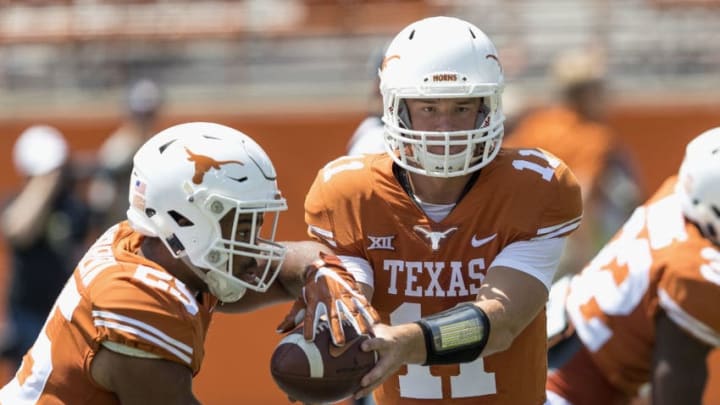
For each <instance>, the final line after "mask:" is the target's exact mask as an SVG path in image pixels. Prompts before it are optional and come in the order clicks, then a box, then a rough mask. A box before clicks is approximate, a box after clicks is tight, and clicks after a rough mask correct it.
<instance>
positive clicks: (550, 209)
mask: <svg viewBox="0 0 720 405" xmlns="http://www.w3.org/2000/svg"><path fill="white" fill-rule="evenodd" d="M545 153H546V154H547V152H545ZM548 156H549V159H550V161H551V162H552V161H553V160H555V159H557V158H555V157H554V156H552V155H549V154H548ZM553 164H557V167H556V169H555V176H554V177H553V179H552V180H551V182H550V189H549V190H548V192H547V194H546V196H547V200H546V201H547V202H546V204H545V206H544V207H543V211H542V214H541V215H540V219H539V224H540V226H539V227H538V229H537V232H536V235H535V236H534V237H532V238H531V240H543V239H550V238H557V237H564V236H568V235H570V234H571V233H572V232H574V231H575V230H576V229H577V228H578V227H579V226H580V221H581V219H582V214H583V207H582V193H581V190H580V185H579V184H578V181H577V179H576V178H575V175H574V174H573V173H572V171H570V168H568V167H567V166H566V165H565V164H564V163H562V162H561V161H558V162H553Z"/></svg>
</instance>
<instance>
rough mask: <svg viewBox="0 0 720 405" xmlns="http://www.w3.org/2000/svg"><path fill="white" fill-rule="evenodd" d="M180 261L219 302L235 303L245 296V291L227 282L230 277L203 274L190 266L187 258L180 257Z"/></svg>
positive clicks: (211, 271) (218, 273)
mask: <svg viewBox="0 0 720 405" xmlns="http://www.w3.org/2000/svg"><path fill="white" fill-rule="evenodd" d="M180 259H181V260H182V261H183V263H185V265H186V266H188V267H189V268H190V270H192V271H193V273H195V275H196V276H198V277H199V278H200V279H201V280H202V281H203V282H205V284H206V285H207V286H208V290H209V291H210V294H212V295H214V296H216V297H217V298H218V299H219V300H220V301H222V302H235V301H238V300H239V299H240V298H242V297H243V295H245V292H246V291H247V289H246V288H244V287H238V286H235V285H233V283H231V282H230V280H229V278H230V276H228V275H226V274H223V273H221V272H219V271H215V270H209V271H207V272H205V271H203V270H201V269H199V268H198V267H197V266H195V265H194V264H192V262H191V261H190V259H188V258H187V256H182V257H181V258H180Z"/></svg>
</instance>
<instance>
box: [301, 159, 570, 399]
mask: <svg viewBox="0 0 720 405" xmlns="http://www.w3.org/2000/svg"><path fill="white" fill-rule="evenodd" d="M392 164H393V163H392V159H391V157H390V156H388V155H371V156H366V157H352V158H351V157H344V158H340V159H338V160H336V161H334V162H331V163H329V164H328V165H326V166H325V168H324V169H323V170H321V171H320V173H319V174H318V177H317V178H316V180H315V183H314V184H313V186H312V188H311V190H310V192H309V194H308V197H307V199H306V203H305V209H306V222H307V223H308V224H309V233H310V235H311V236H313V237H315V238H317V239H319V240H321V241H324V242H325V243H327V244H329V245H330V246H331V247H332V248H333V249H335V251H336V252H337V254H338V255H339V256H340V257H348V256H350V257H356V258H363V259H364V260H366V261H367V262H368V263H369V266H367V268H366V269H360V268H357V266H355V268H353V266H352V264H347V265H348V269H349V270H351V271H353V273H354V275H355V277H356V279H357V280H358V281H359V282H362V283H366V284H368V285H370V286H372V287H373V288H374V295H373V300H372V303H373V306H374V307H375V308H376V309H377V310H378V312H379V313H380V315H381V317H382V321H383V322H384V323H388V324H399V323H404V322H413V321H416V320H418V319H420V318H421V317H423V316H427V315H430V314H433V313H437V312H439V311H442V310H445V309H448V308H451V307H453V306H455V305H456V304H458V303H461V302H468V301H473V300H475V299H476V294H477V292H478V288H479V287H480V285H481V283H482V282H483V278H484V276H485V274H486V272H487V270H488V269H489V268H491V267H494V266H508V267H513V268H518V267H519V270H522V271H524V272H527V273H530V274H532V275H533V276H535V277H537V278H539V279H540V280H541V281H543V282H544V283H545V285H549V284H550V282H551V278H552V274H550V275H547V274H540V273H541V272H539V271H537V270H536V269H532V268H527V266H522V265H521V266H518V263H516V262H513V257H511V256H510V255H509V254H508V253H507V251H505V252H503V250H504V248H505V247H506V246H508V245H510V244H514V243H526V242H527V241H532V240H540V239H549V238H557V237H563V236H567V235H568V234H569V233H571V232H572V231H573V230H575V229H576V228H577V226H578V225H579V222H580V217H581V214H582V207H581V199H580V189H579V186H578V184H577V182H576V180H575V177H574V176H573V175H572V173H571V172H570V171H569V170H568V169H567V167H566V166H565V165H564V163H562V162H561V161H560V160H558V159H557V158H555V157H554V156H552V155H551V154H549V153H546V152H544V151H541V150H538V149H521V150H515V149H503V150H502V151H501V152H500V153H499V154H498V156H497V157H496V158H495V159H494V160H493V161H492V162H491V163H490V164H488V165H487V166H486V167H484V168H483V169H482V171H481V173H480V174H479V176H478V177H477V179H476V181H475V182H474V184H473V185H472V187H471V188H470V189H469V190H468V192H467V194H466V195H465V196H464V197H463V198H462V199H461V200H460V202H459V203H458V204H457V206H456V207H455V208H454V209H453V210H452V211H451V212H450V214H449V215H448V216H447V217H446V218H445V219H443V220H441V221H440V222H434V221H432V220H431V219H429V218H428V217H427V216H426V215H425V213H424V212H423V211H422V210H421V209H420V208H418V206H417V205H416V204H415V202H414V201H413V200H412V197H410V196H409V195H408V194H407V193H406V192H405V191H404V189H403V188H402V186H401V185H400V184H399V182H398V180H397V179H396V177H395V176H394V175H393V170H392V167H391V166H392ZM503 253H505V254H503ZM370 269H373V270H372V271H371V270H370ZM545 339H546V332H545V314H544V311H541V312H540V313H539V314H538V316H537V317H536V318H535V319H534V320H533V321H532V322H531V323H530V325H529V326H528V327H527V328H526V329H525V331H524V332H523V333H522V334H520V335H519V336H518V337H517V338H516V340H515V341H514V342H513V346H512V348H513V349H516V350H508V351H505V352H501V353H498V354H495V355H491V356H488V357H486V358H482V357H480V358H478V359H476V360H475V361H473V362H470V363H463V364H459V365H451V366H431V367H425V366H420V365H414V364H410V365H406V366H403V367H402V368H401V370H400V372H399V375H396V376H394V377H391V378H390V379H388V380H387V381H386V382H385V383H384V384H383V386H381V388H379V390H378V391H376V393H375V395H376V399H377V400H378V402H379V403H383V404H396V403H400V402H402V403H403V404H409V403H424V402H427V401H428V400H432V401H435V402H438V401H452V403H453V404H510V403H512V404H520V403H522V404H539V403H543V402H544V398H545V388H544V386H545V370H546V364H547V361H546V353H545V350H544V348H545V343H544V342H545ZM523 348H524V349H523ZM519 387H522V389H519Z"/></svg>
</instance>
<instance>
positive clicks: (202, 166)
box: [185, 148, 247, 184]
mask: <svg viewBox="0 0 720 405" xmlns="http://www.w3.org/2000/svg"><path fill="white" fill-rule="evenodd" d="M185 151H186V152H187V154H188V160H189V161H191V162H193V163H195V174H194V175H193V178H192V181H193V183H195V184H202V182H203V178H205V173H207V172H208V171H210V169H215V170H220V166H223V165H227V164H231V163H237V164H239V165H243V166H244V165H245V163H243V162H241V161H239V160H215V159H213V158H211V157H210V156H205V155H199V154H197V153H193V152H192V151H191V150H190V149H188V148H185ZM245 179H247V177H243V178H241V179H235V180H237V181H244V180H245Z"/></svg>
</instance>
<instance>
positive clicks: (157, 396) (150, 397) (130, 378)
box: [90, 348, 200, 405]
mask: <svg viewBox="0 0 720 405" xmlns="http://www.w3.org/2000/svg"><path fill="white" fill-rule="evenodd" d="M90 372H91V374H92V378H93V379H94V380H95V382H96V383H97V384H99V385H100V386H102V387H104V388H105V389H107V390H108V391H111V392H113V393H115V395H117V397H118V399H119V400H120V403H121V404H123V405H135V404H137V405H145V404H176V405H199V404H200V402H199V401H198V400H197V398H195V396H194V395H193V392H192V371H191V370H190V369H189V368H188V367H186V366H183V365H181V364H178V363H174V362H172V361H169V360H165V359H159V358H142V357H135V356H128V355H125V354H120V353H117V352H114V351H112V350H109V349H106V348H101V349H100V351H98V353H97V354H96V355H95V357H94V359H93V361H92V364H91V367H90Z"/></svg>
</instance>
